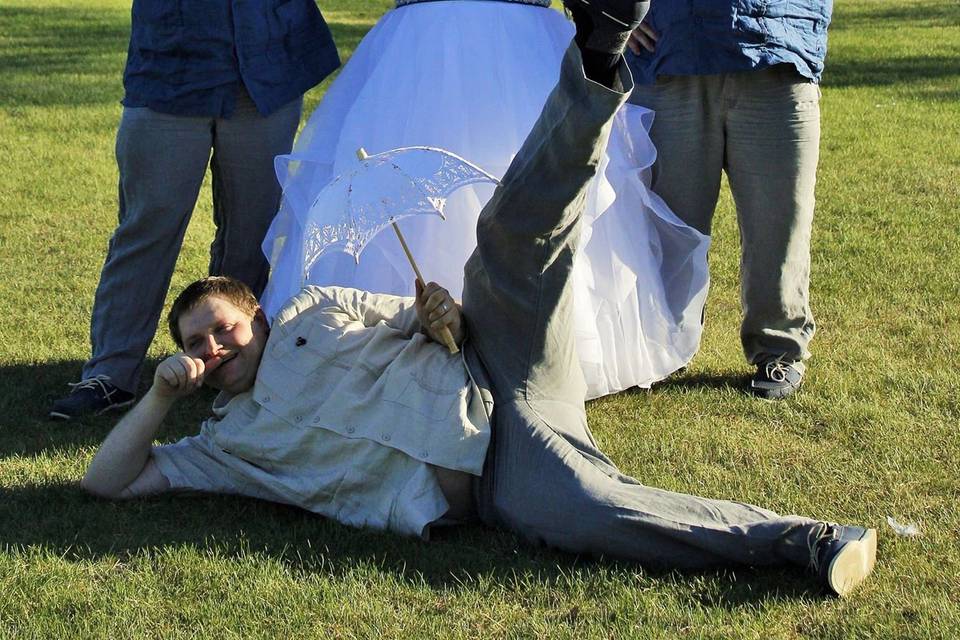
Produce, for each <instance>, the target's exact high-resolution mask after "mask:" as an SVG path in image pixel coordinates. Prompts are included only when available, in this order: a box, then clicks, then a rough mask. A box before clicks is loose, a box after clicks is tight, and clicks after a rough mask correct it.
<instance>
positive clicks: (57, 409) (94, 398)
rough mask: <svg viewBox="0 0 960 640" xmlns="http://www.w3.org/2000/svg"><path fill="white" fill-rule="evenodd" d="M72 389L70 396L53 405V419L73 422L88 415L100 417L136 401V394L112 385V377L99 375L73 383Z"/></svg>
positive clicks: (51, 410)
mask: <svg viewBox="0 0 960 640" xmlns="http://www.w3.org/2000/svg"><path fill="white" fill-rule="evenodd" d="M70 389H71V390H70V395H68V396H66V397H63V398H60V399H59V400H57V401H56V402H54V403H53V407H52V408H51V409H50V414H49V415H50V417H51V418H53V419H55V420H72V419H73V418H79V417H80V416H86V415H95V416H98V415H100V414H102V413H106V412H107V411H113V410H114V409H122V408H123V407H127V406H130V405H131V404H133V400H134V394H132V393H130V392H129V391H124V390H123V389H120V388H119V387H117V386H116V385H114V384H111V382H110V376H104V375H99V376H96V377H93V378H85V379H83V380H81V381H80V382H71V383H70Z"/></svg>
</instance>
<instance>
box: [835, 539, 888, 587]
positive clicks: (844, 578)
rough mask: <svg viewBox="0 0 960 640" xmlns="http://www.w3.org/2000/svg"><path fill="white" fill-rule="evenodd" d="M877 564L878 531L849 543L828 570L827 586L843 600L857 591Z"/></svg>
mask: <svg viewBox="0 0 960 640" xmlns="http://www.w3.org/2000/svg"><path fill="white" fill-rule="evenodd" d="M876 563H877V530H876V529H867V530H866V532H864V534H863V536H861V538H860V539H859V540H851V541H849V542H847V543H846V544H845V545H844V546H843V549H842V550H841V551H840V553H838V554H837V555H836V557H834V558H833V560H831V562H830V566H829V567H828V568H827V584H828V585H829V586H830V589H832V590H833V592H834V593H836V594H837V595H838V596H840V597H841V598H842V597H844V596H846V595H847V594H849V593H850V592H851V591H853V590H854V589H856V588H857V587H858V586H859V585H860V583H861V582H863V581H864V580H865V579H866V577H867V576H868V575H870V572H871V571H873V567H874V565H875V564H876Z"/></svg>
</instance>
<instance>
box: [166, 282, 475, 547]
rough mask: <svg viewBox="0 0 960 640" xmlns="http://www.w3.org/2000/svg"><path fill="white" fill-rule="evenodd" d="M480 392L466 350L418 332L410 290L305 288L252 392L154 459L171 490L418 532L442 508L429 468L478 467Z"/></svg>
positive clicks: (277, 330) (280, 326) (269, 348)
mask: <svg viewBox="0 0 960 640" xmlns="http://www.w3.org/2000/svg"><path fill="white" fill-rule="evenodd" d="M483 398H484V395H483V394H481V392H480V390H479V389H478V388H477V386H476V384H475V383H474V382H473V380H472V378H471V377H470V374H469V371H468V370H467V367H466V366H465V365H464V362H463V359H462V356H461V355H451V354H449V353H448V352H447V350H446V349H445V348H444V347H442V346H441V345H438V344H436V343H434V342H432V341H430V340H428V339H427V337H426V336H424V335H422V334H420V333H419V322H418V320H417V317H416V311H415V309H414V307H413V299H412V298H399V297H396V296H386V295H378V294H371V293H367V292H363V291H357V290H355V289H345V288H337V287H328V288H318V287H307V288H306V289H304V290H303V291H301V292H300V293H299V294H298V295H297V296H295V297H293V298H291V300H290V301H289V302H288V303H287V304H286V306H285V307H284V308H283V309H282V310H281V311H280V313H279V314H278V315H277V318H276V320H275V321H274V323H273V326H272V327H271V332H270V337H269V339H268V341H267V344H266V347H265V349H264V353H263V359H262V360H261V363H260V369H259V371H258V372H257V380H256V383H255V385H254V387H253V389H252V390H251V391H249V392H246V393H243V394H240V395H237V396H235V397H233V398H225V397H221V398H218V399H217V403H215V405H214V417H213V418H211V419H209V420H207V421H206V422H205V423H204V424H203V426H202V429H201V432H200V434H199V435H197V436H194V437H191V438H184V439H183V440H181V441H180V442H177V443H175V444H172V445H166V446H160V447H154V449H153V456H154V459H155V461H156V463H157V465H158V467H159V468H160V471H161V473H163V475H164V476H165V477H166V478H167V479H168V480H169V481H170V484H171V487H172V488H174V489H192V490H200V491H211V492H218V493H239V494H243V495H250V496H254V497H258V498H263V499H267V500H272V501H275V502H284V503H288V504H294V505H297V506H300V507H302V508H304V509H308V510H310V511H313V512H316V513H320V514H322V515H325V516H328V517H331V518H336V519H337V520H339V521H341V522H343V523H345V524H349V525H354V526H364V527H373V528H378V529H391V530H393V531H396V532H398V533H402V534H408V535H418V536H426V535H427V532H428V529H427V525H429V524H430V523H431V522H433V521H435V520H437V519H439V518H441V517H442V516H443V514H444V513H445V512H446V511H447V509H448V506H449V505H448V504H447V501H446V499H445V498H444V496H443V493H442V492H441V490H440V486H439V484H438V482H437V478H436V474H435V473H434V469H433V468H432V467H431V465H432V466H436V467H441V468H444V469H451V470H455V471H462V472H466V473H469V474H473V475H480V473H481V471H482V468H483V460H484V456H485V455H486V449H487V445H488V443H489V439H490V424H489V420H488V415H487V411H488V410H489V407H488V406H487V404H486V403H485V402H484V400H483Z"/></svg>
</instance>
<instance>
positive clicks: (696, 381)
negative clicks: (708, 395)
mask: <svg viewBox="0 0 960 640" xmlns="http://www.w3.org/2000/svg"><path fill="white" fill-rule="evenodd" d="M752 373H753V372H752V371H721V372H717V371H702V372H690V371H689V370H687V371H684V372H683V373H676V374H673V375H672V376H670V377H668V378H667V379H666V380H662V381H660V382H658V383H656V384H655V385H654V386H653V391H667V390H676V391H697V390H700V389H716V390H725V391H746V390H747V385H748V384H749V382H750V376H751V375H752ZM631 393H648V391H646V390H644V389H634V390H632V391H631Z"/></svg>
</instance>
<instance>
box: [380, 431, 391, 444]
mask: <svg viewBox="0 0 960 640" xmlns="http://www.w3.org/2000/svg"><path fill="white" fill-rule="evenodd" d="M380 437H381V438H383V441H384V442H390V434H389V433H385V434H383V435H382V436H380Z"/></svg>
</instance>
